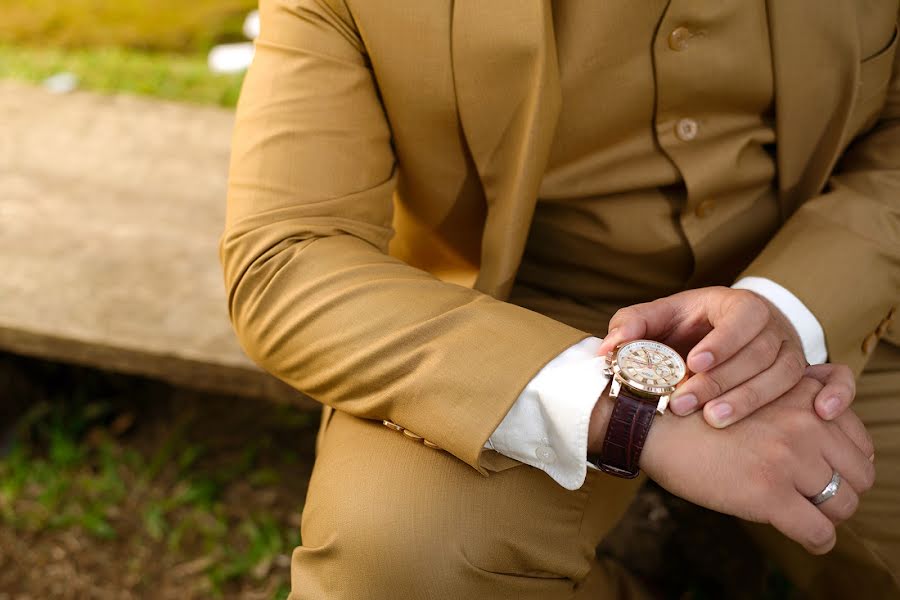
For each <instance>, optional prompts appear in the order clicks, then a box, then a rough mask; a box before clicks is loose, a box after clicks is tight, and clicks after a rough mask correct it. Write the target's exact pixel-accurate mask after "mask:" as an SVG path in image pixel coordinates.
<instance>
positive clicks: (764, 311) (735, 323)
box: [687, 290, 771, 373]
mask: <svg viewBox="0 0 900 600" xmlns="http://www.w3.org/2000/svg"><path fill="white" fill-rule="evenodd" d="M732 292H733V293H732V294H731V295H729V297H728V298H729V299H728V300H727V301H725V302H723V303H721V304H720V305H719V306H718V307H717V308H715V309H712V310H710V313H709V321H710V324H711V325H712V331H710V332H709V333H708V334H707V335H706V337H704V338H703V339H702V340H700V341H699V342H698V343H697V345H696V346H694V348H693V349H692V350H691V351H690V353H689V354H688V359H687V365H688V367H690V369H691V370H692V371H694V372H695V373H702V372H704V371H707V370H709V369H711V368H712V367H714V366H716V365H720V364H722V363H723V362H725V361H726V360H728V359H729V358H731V357H732V356H734V355H735V354H737V353H738V351H739V350H740V349H741V348H743V347H744V346H746V345H747V344H749V343H750V341H751V340H752V339H753V338H755V337H756V336H758V335H759V334H760V332H761V331H762V330H763V328H765V327H766V325H768V324H769V321H770V320H771V312H770V310H769V306H768V305H767V304H766V302H765V300H763V299H762V298H760V297H759V296H757V295H756V294H754V293H753V292H746V291H743V290H732Z"/></svg>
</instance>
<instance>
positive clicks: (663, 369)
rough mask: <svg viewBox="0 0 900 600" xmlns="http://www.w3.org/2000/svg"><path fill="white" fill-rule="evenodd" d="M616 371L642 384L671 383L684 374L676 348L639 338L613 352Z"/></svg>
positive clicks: (674, 382)
mask: <svg viewBox="0 0 900 600" xmlns="http://www.w3.org/2000/svg"><path fill="white" fill-rule="evenodd" d="M616 363H617V364H618V366H619V373H621V375H622V376H623V377H625V379H626V380H631V381H634V382H636V383H639V384H641V385H642V386H649V387H672V386H674V385H675V384H677V383H678V382H679V381H681V380H682V379H683V378H684V375H685V366H684V361H683V360H682V359H681V356H679V355H678V353H677V352H675V351H674V350H672V349H671V348H669V347H668V346H666V345H665V344H660V343H659V342H651V341H649V340H639V341H637V342H631V343H628V344H625V345H624V346H622V347H621V348H619V351H618V353H617V354H616Z"/></svg>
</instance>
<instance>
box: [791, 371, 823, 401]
mask: <svg viewBox="0 0 900 600" xmlns="http://www.w3.org/2000/svg"><path fill="white" fill-rule="evenodd" d="M823 387H824V386H823V385H822V383H821V382H819V381H818V380H817V379H813V378H812V377H802V376H801V377H800V380H799V382H798V383H797V385H796V387H795V389H796V390H797V391H798V392H800V393H801V394H805V395H809V396H813V397H814V396H815V395H816V394H818V393H819V392H820V391H821V390H822V388H823Z"/></svg>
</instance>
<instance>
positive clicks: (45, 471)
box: [0, 0, 790, 600]
mask: <svg viewBox="0 0 900 600" xmlns="http://www.w3.org/2000/svg"><path fill="white" fill-rule="evenodd" d="M255 5H256V2H255V0H193V1H192V2H183V1H179V0H155V1H153V2H151V1H149V0H119V1H116V2H113V1H111V0H3V4H2V10H0V273H2V274H3V276H2V277H0V600H25V599H41V600H45V599H69V598H73V599H85V598H97V599H107V598H110V599H112V598H115V599H119V598H121V599H128V598H159V599H178V600H189V599H193V598H239V599H276V598H277V599H280V600H284V598H286V596H287V594H288V590H289V563H290V552H291V549H292V548H293V547H294V546H296V545H298V544H299V543H300V541H301V540H300V528H299V521H300V514H301V510H302V507H303V500H304V497H305V493H306V487H307V481H308V479H309V475H310V473H311V470H312V464H313V460H314V453H313V443H314V436H315V432H316V429H317V426H318V417H319V412H318V406H317V405H316V404H315V403H313V402H312V401H310V400H309V399H307V398H304V397H302V396H301V395H300V394H298V393H296V392H295V391H293V390H291V389H289V388H287V386H285V385H283V384H281V383H280V382H278V381H276V380H274V379H273V378H271V377H270V376H268V375H267V374H265V373H262V372H261V371H260V370H259V369H258V368H256V367H255V366H254V365H253V364H252V363H251V362H250V361H249V360H248V359H247V358H246V357H245V355H244V354H243V352H242V351H241V349H240V347H239V346H238V344H237V342H236V339H235V336H234V334H233V332H232V330H231V326H230V324H229V321H228V316H227V313H226V302H225V297H224V289H223V285H222V276H221V271H220V267H219V263H218V257H217V244H218V237H219V234H220V232H221V228H222V224H223V219H224V204H225V180H226V175H227V164H228V152H229V143H230V135H231V127H232V119H233V107H234V105H235V103H236V101H237V98H238V94H239V91H240V86H241V82H242V77H243V72H244V69H245V67H246V66H247V64H248V63H249V61H250V60H251V57H252V51H253V50H252V48H253V47H252V42H251V39H252V38H253V37H254V36H255V35H256V34H257V32H258V21H257V20H256V18H255V16H254V14H253V11H254V9H255ZM698 548H699V549H702V550H703V551H701V552H698V551H697V549H698ZM373 551H377V549H373ZM600 551H601V552H605V553H608V554H610V555H612V556H615V557H618V558H619V559H620V560H622V561H623V562H625V563H627V564H628V565H629V566H630V568H631V569H633V570H635V571H637V572H638V573H639V574H641V575H643V576H644V577H645V578H646V579H647V581H649V582H651V583H652V584H653V585H654V586H655V588H656V589H657V590H658V591H659V596H660V597H661V598H695V599H701V598H724V597H727V598H761V597H762V598H782V597H788V595H789V593H790V590H789V588H788V587H787V585H786V584H785V583H784V581H783V579H782V578H780V576H779V575H778V573H777V572H776V571H774V570H773V569H772V567H771V565H767V564H765V563H764V562H762V561H761V559H760V558H759V557H758V556H756V555H755V553H754V551H753V550H752V545H751V544H749V543H748V542H747V540H746V537H745V536H744V535H743V534H742V532H741V531H740V530H739V529H738V528H737V527H736V525H735V524H734V522H733V521H731V520H728V519H724V518H722V517H721V516H720V515H717V514H715V513H710V512H708V511H703V510H701V509H698V508H697V507H693V506H692V505H689V504H687V503H685V502H683V501H680V500H679V499H677V498H674V497H672V496H670V495H668V494H666V493H665V492H663V491H662V490H660V489H659V488H656V487H655V486H653V485H652V484H648V485H647V486H646V487H645V488H644V490H643V492H642V493H641V495H640V496H639V498H638V500H637V502H636V503H635V505H634V506H633V507H632V510H631V511H630V512H629V515H628V516H627V517H626V518H625V519H624V521H623V522H622V523H621V524H620V526H619V528H618V529H617V531H616V532H615V533H614V534H613V535H612V536H611V537H610V539H609V540H607V541H606V542H605V543H604V545H603V546H602V547H601V548H600Z"/></svg>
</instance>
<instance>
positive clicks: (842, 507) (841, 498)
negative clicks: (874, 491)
mask: <svg viewBox="0 0 900 600" xmlns="http://www.w3.org/2000/svg"><path fill="white" fill-rule="evenodd" d="M838 473H840V471H838ZM830 482H831V477H830V476H829V477H828V479H827V480H826V481H825V483H824V484H823V485H822V487H821V488H820V489H819V490H818V491H817V492H814V493H812V494H810V496H815V495H816V494H818V493H819V492H821V491H822V490H824V489H825V486H826V485H828V484H829V483H830ZM810 504H812V502H811V501H810ZM813 506H815V507H816V508H817V509H819V511H821V513H822V514H823V515H825V516H826V517H828V519H829V520H830V521H831V522H832V523H834V524H835V525H836V524H838V523H841V522H843V521H846V520H847V519H849V518H850V517H852V516H853V515H854V513H856V509H857V508H859V494H858V493H856V490H854V489H853V487H852V486H851V485H850V484H849V483H847V482H846V481H842V482H841V484H840V486H839V487H838V490H837V493H836V494H835V495H834V496H832V497H831V498H829V499H827V500H825V501H824V502H822V503H820V504H813Z"/></svg>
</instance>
